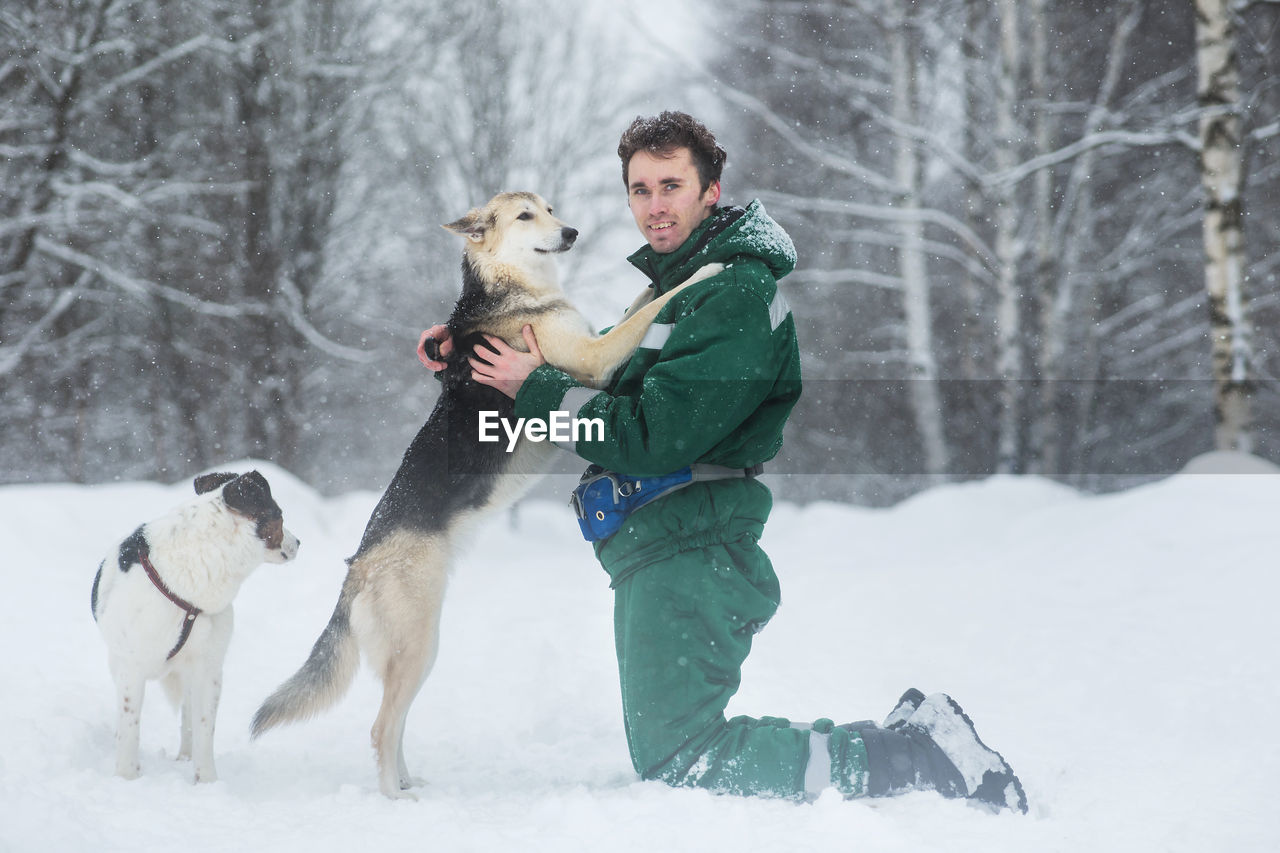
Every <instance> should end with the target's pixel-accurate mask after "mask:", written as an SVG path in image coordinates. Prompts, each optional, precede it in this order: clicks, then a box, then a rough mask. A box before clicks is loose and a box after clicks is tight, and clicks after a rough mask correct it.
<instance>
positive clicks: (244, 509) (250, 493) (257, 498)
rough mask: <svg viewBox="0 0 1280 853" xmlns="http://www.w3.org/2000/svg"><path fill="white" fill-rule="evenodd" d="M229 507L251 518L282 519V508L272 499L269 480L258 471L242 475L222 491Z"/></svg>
mask: <svg viewBox="0 0 1280 853" xmlns="http://www.w3.org/2000/svg"><path fill="white" fill-rule="evenodd" d="M222 499H223V500H225V501H226V502H227V506H228V507H229V508H231V509H233V510H235V511H236V512H238V513H240V514H241V515H246V516H248V517H249V518H258V519H262V518H280V517H281V515H282V513H281V512H280V507H279V506H278V505H277V504H276V502H275V501H274V500H273V499H272V497H271V486H269V485H268V484H267V478H266V477H264V476H262V475H261V474H259V473H258V472H257V471H250V472H249V473H248V474H241V475H240V476H239V477H236V478H235V479H234V480H232V481H231V482H230V483H227V485H226V487H225V488H223V490H222Z"/></svg>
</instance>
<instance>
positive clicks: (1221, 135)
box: [1196, 0, 1253, 452]
mask: <svg viewBox="0 0 1280 853" xmlns="http://www.w3.org/2000/svg"><path fill="white" fill-rule="evenodd" d="M1230 6H1231V4H1230V2H1229V0H1196V66H1197V71H1198V75H1197V85H1196V94H1197V97H1198V100H1199V103H1200V108H1201V110H1202V111H1203V112H1202V115H1201V118H1200V178H1201V183H1202V184H1203V186H1204V192H1205V210H1204V251H1205V271H1204V277H1205V287H1206V289H1207V291H1208V296H1209V329H1210V339H1211V348H1212V349H1211V352H1212V370H1213V385H1214V416H1215V423H1216V432H1215V436H1214V438H1215V446H1216V447H1217V449H1219V450H1240V451H1244V452H1249V451H1250V450H1252V446H1253V440H1252V432H1251V423H1250V421H1251V417H1250V402H1251V401H1250V397H1251V390H1252V382H1253V376H1252V373H1253V366H1252V364H1251V352H1250V337H1251V335H1250V329H1249V318H1248V302H1247V299H1246V294H1245V292H1244V277H1245V252H1244V222H1243V219H1244V217H1243V212H1244V211H1243V202H1242V199H1241V192H1242V190H1243V185H1244V164H1243V151H1242V149H1241V146H1240V114H1239V103H1240V87H1239V84H1240V75H1239V69H1238V67H1237V56H1236V37H1235V26H1234V23H1233V21H1232V17H1231V8H1230Z"/></svg>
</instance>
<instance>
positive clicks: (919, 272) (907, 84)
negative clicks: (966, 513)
mask: <svg viewBox="0 0 1280 853" xmlns="http://www.w3.org/2000/svg"><path fill="white" fill-rule="evenodd" d="M888 34H889V40H890V57H891V64H892V68H893V71H892V75H893V117H894V119H895V120H896V121H897V122H898V123H899V125H901V126H903V127H914V126H916V125H917V124H918V122H919V115H918V104H919V93H918V87H917V83H916V79H917V75H916V66H917V62H916V55H917V49H916V43H915V32H914V26H913V24H912V22H910V21H908V20H905V19H901V18H898V19H897V20H893V21H891V22H890V26H889V28H888ZM894 160H895V163H894V171H895V178H896V179H897V182H898V184H899V185H900V186H901V187H902V193H901V196H900V197H899V199H898V206H899V207H901V209H902V210H903V211H904V212H906V213H910V214H915V215H908V216H904V217H903V218H902V220H901V221H900V222H899V223H898V226H897V230H898V236H899V239H900V241H901V242H900V244H899V247H898V268H899V275H900V276H901V279H902V312H903V316H904V320H905V325H906V344H907V366H908V370H909V371H910V376H909V379H908V382H907V385H908V392H909V394H910V396H911V408H912V415H913V417H914V419H915V425H916V431H917V432H918V433H919V436H920V441H921V446H922V447H923V450H924V473H926V474H934V475H937V474H945V473H947V469H948V466H949V461H948V453H947V441H946V435H945V433H944V431H943V420H942V419H943V407H942V396H941V394H940V393H939V388H938V364H937V360H936V359H935V358H934V355H933V333H932V330H931V325H930V324H931V323H932V318H933V311H932V309H931V308H930V299H929V262H928V258H927V257H926V256H925V249H924V224H923V221H922V219H921V217H920V216H919V213H920V143H919V142H918V141H917V140H916V139H914V138H912V137H909V136H906V135H903V136H902V137H901V138H900V139H898V140H897V146H896V151H895V155H894Z"/></svg>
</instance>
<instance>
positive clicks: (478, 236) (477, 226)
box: [440, 207, 493, 243]
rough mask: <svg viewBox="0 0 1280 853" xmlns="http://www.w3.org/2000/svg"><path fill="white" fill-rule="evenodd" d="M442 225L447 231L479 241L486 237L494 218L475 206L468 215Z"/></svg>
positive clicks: (472, 240) (474, 241) (475, 241)
mask: <svg viewBox="0 0 1280 853" xmlns="http://www.w3.org/2000/svg"><path fill="white" fill-rule="evenodd" d="M440 227H441V228H443V229H445V230H446V231H452V232H453V233H454V234H461V235H462V236H463V237H466V238H467V239H468V240H470V241H471V242H473V243H479V242H480V241H481V240H483V239H484V235H485V234H486V233H487V232H488V231H489V229H490V228H492V227H493V219H492V217H487V216H485V215H484V213H483V212H481V210H480V208H478V207H473V208H471V210H469V211H467V215H466V216H464V217H462V218H461V219H457V220H454V221H453V222H450V223H449V224H447V225H442V226H440Z"/></svg>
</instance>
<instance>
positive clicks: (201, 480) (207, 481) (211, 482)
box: [195, 472, 239, 495]
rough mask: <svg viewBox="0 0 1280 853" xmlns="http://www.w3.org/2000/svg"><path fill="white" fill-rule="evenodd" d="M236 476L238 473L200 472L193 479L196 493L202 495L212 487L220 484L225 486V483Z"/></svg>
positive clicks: (210, 490)
mask: <svg viewBox="0 0 1280 853" xmlns="http://www.w3.org/2000/svg"><path fill="white" fill-rule="evenodd" d="M237 476H239V475H237V474H227V473H225V472H219V473H216V474H201V475H200V476H199V477H196V479H195V485H196V494H197V495H203V494H205V493H207V492H212V491H213V490H214V489H216V488H219V487H221V486H225V485H226V484H227V483H230V482H231V481H232V480H234V479H235V478H236V477H237Z"/></svg>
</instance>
